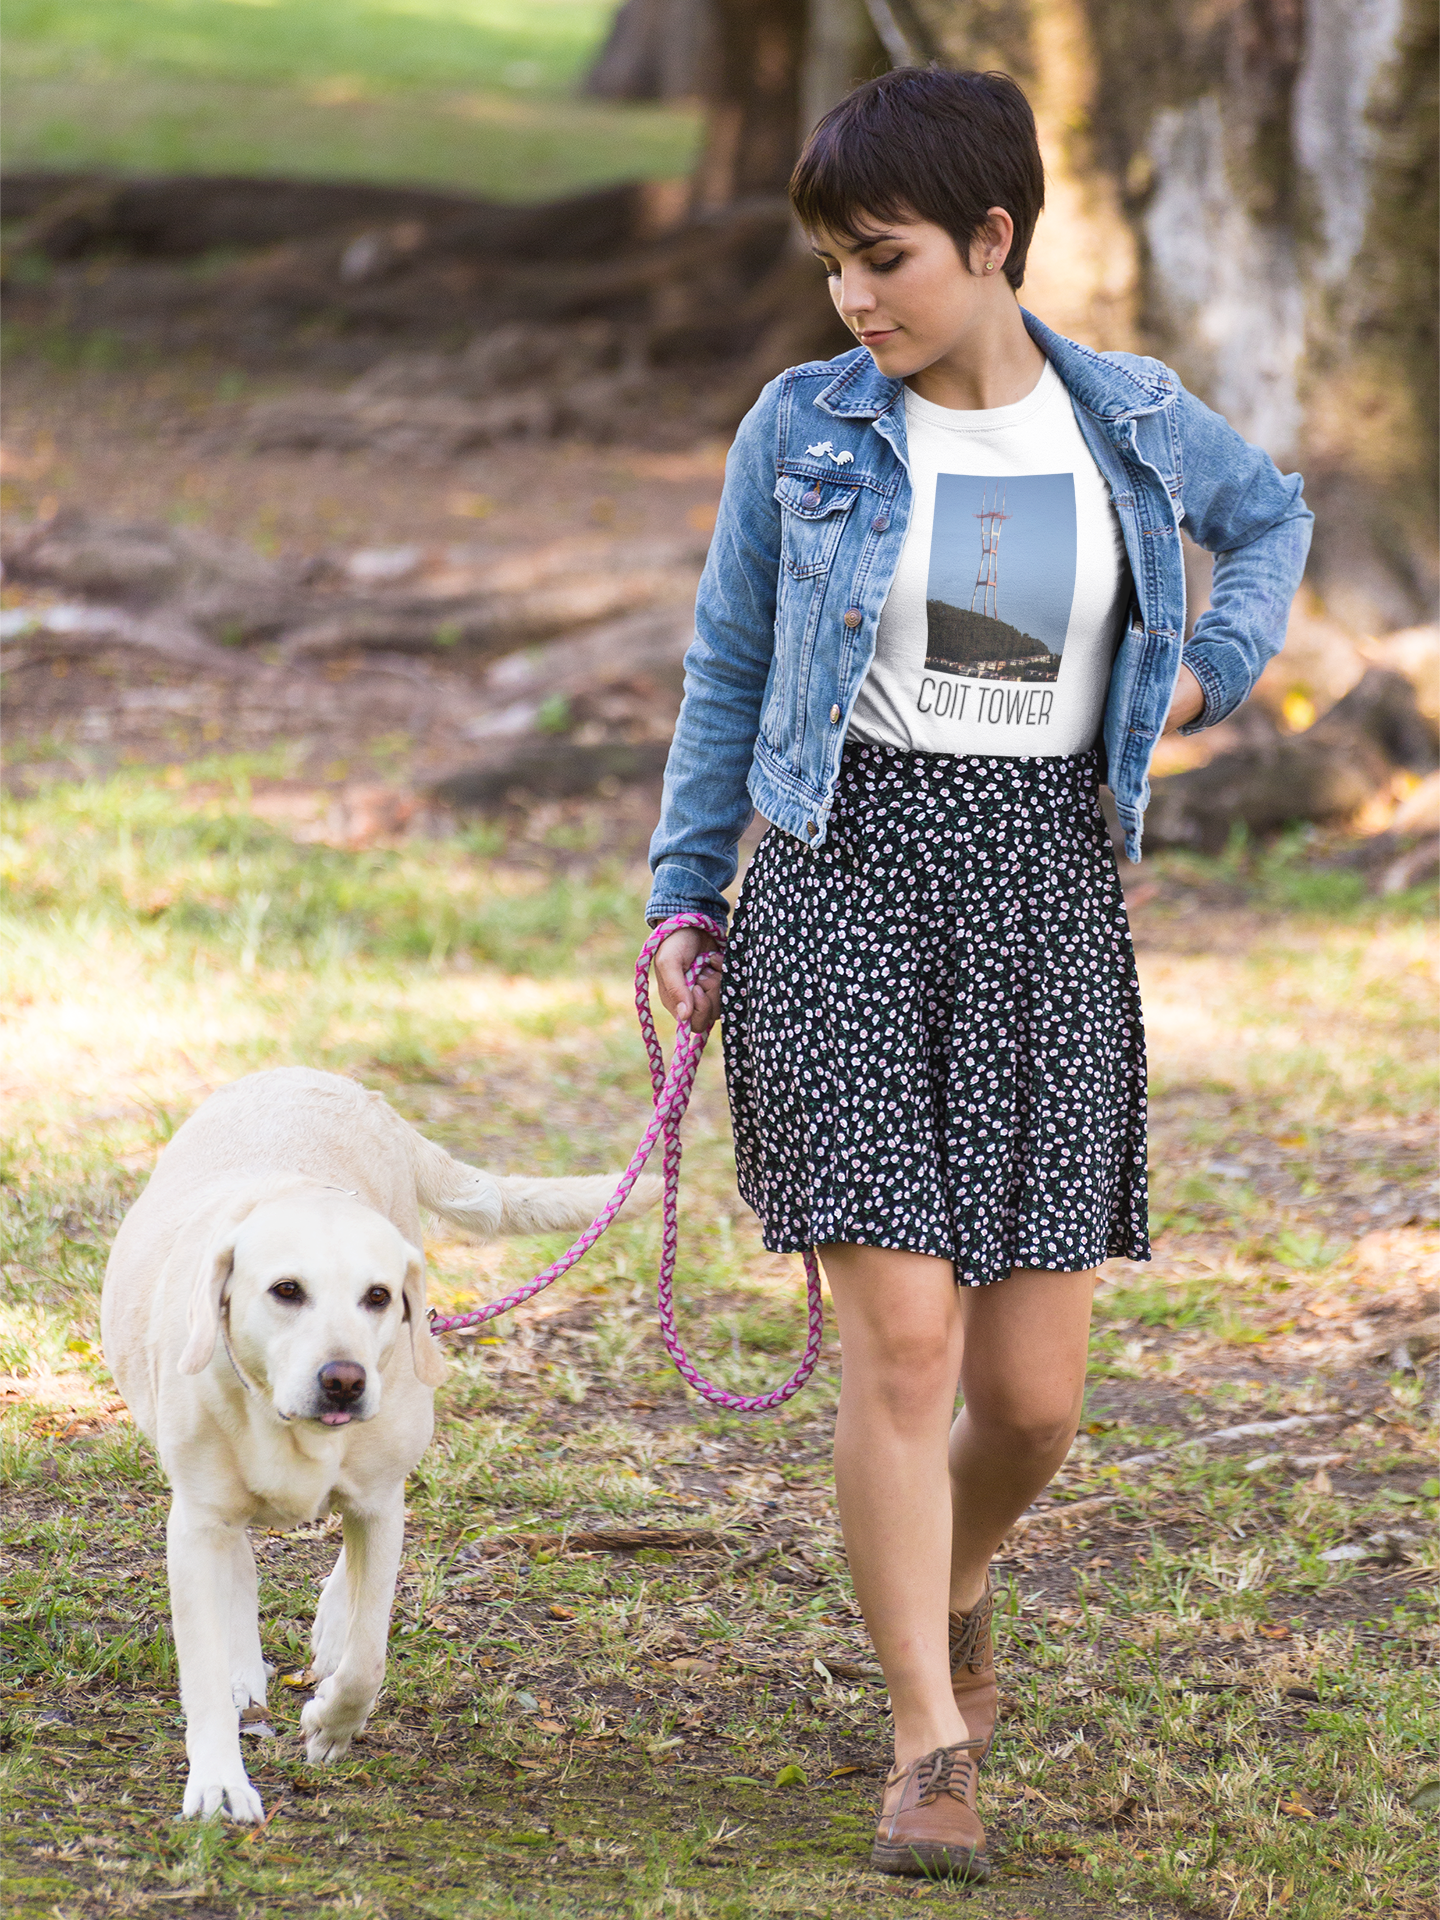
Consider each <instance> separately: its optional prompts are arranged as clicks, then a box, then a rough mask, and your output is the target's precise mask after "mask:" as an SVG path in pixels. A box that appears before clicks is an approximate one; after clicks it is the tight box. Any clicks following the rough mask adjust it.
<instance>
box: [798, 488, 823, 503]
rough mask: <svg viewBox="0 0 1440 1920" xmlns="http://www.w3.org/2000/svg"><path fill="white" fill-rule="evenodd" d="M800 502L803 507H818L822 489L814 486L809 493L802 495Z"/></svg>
mask: <svg viewBox="0 0 1440 1920" xmlns="http://www.w3.org/2000/svg"><path fill="white" fill-rule="evenodd" d="M800 504H801V506H802V507H818V506H819V504H820V489H819V488H818V487H812V488H811V489H810V491H809V493H802V494H801V496H800Z"/></svg>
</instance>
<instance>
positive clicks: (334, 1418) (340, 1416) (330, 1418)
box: [320, 1413, 350, 1427]
mask: <svg viewBox="0 0 1440 1920" xmlns="http://www.w3.org/2000/svg"><path fill="white" fill-rule="evenodd" d="M349 1423H350V1416H349V1414H348V1413H322V1414H321V1416H320V1424H321V1425H322V1426H324V1427H344V1426H348V1425H349Z"/></svg>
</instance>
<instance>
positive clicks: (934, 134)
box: [646, 70, 1311, 1878]
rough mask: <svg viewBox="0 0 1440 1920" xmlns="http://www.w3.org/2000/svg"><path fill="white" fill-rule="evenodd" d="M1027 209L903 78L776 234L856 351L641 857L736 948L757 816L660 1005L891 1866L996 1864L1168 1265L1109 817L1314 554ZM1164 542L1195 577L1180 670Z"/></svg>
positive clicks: (1296, 519) (1260, 631)
mask: <svg viewBox="0 0 1440 1920" xmlns="http://www.w3.org/2000/svg"><path fill="white" fill-rule="evenodd" d="M1043 194H1044V181H1043V174H1042V169H1041V161H1040V154H1039V149H1038V147H1037V144H1036V139H1035V126H1034V120H1033V117H1032V115H1031V112H1030V109H1029V106H1028V104H1027V103H1026V101H1025V98H1024V96H1023V94H1022V93H1021V92H1020V89H1019V88H1018V87H1017V86H1016V85H1015V84H1014V82H1013V81H1011V80H1009V79H1008V78H1006V77H1005V76H1004V75H1002V74H993V73H991V74H980V73H953V72H941V71H916V70H904V71H899V72H895V73H890V74H887V75H885V76H884V77H883V78H882V79H879V80H874V81H871V82H869V83H868V84H866V85H864V86H862V87H860V88H859V89H858V90H857V91H856V92H854V93H853V94H851V95H850V96H849V97H848V98H847V99H846V100H844V101H843V102H842V103H841V104H840V105H839V106H838V107H836V108H835V109H834V110H833V111H832V112H831V113H830V114H829V115H828V116H827V117H826V118H825V119H824V120H822V121H821V123H820V125H819V126H818V127H817V128H816V130H815V132H814V133H813V134H812V136H811V138H810V140H809V143H808V144H807V146H806V149H805V152H804V153H803V155H802V156H801V158H800V161H799V164H798V166H797V167H796V170H795V175H794V178H793V180H792V182H791V196H792V199H793V202H794V205H795V208H796V211H797V214H798V216H799V219H800V221H801V224H802V225H803V227H804V228H805V230H806V232H807V233H808V235H809V236H810V239H811V241H812V244H813V247H814V251H815V254H816V257H817V259H818V260H819V262H820V264H821V266H822V267H823V269H824V271H825V273H826V275H827V276H828V279H829V285H830V291H831V295H832V297H833V299H834V302H835V306H836V310H837V312H838V313H839V315H840V317H841V319H842V320H843V321H844V323H845V325H846V326H847V327H849V328H850V330H851V331H852V332H853V333H854V334H855V336H856V338H857V340H858V341H859V343H860V344H859V346H858V347H857V348H856V349H855V350H853V351H851V352H848V353H845V354H842V355H841V356H840V357H839V358H838V359H836V360H833V361H830V362H827V363H823V364H820V363H817V364H811V365H808V366H801V367H792V368H791V369H790V371H789V372H787V373H785V374H782V375H781V376H780V378H779V379H778V380H775V381H772V382H771V384H770V385H769V386H768V387H767V388H766V389H765V391H764V393H763V394H762V395H761V396H760V399H759V400H758V401H757V403H756V405H755V407H754V408H753V409H752V411H751V412H750V413H749V415H748V416H747V417H746V419H745V420H744V422H743V423H742V424H741V427H740V429H739V432H738V434H737V436H736V439H735V444H734V446H733V448H732V449H731V453H730V457H729V461H728V463H727V467H726V479H725V489H724V494H723V497H722V500H721V505H720V514H719V519H718V522H717V525H716V530H715V537H714V540H713V543H712V545H711V548H710V555H709V560H708V563H707V565H706V568H705V573H704V577H703V579H702V581H701V585H700V592H699V599H698V604H697V609H696V638H695V641H694V644H693V645H692V647H691V648H690V651H689V654H688V655H687V660H686V693H685V702H684V706H683V708H682V710H681V714H680V719H679V722H678V725H677V728H676V734H675V742H674V746H673V747H672V749H671V753H670V760H669V765H668V768H667V771H666V779H665V795H664V805H663V812H662V817H661V820H660V825H659V827H658V829H657V831H656V834H655V838H654V842H653V844H652V848H651V864H652V866H653V868H654V874H655V885H654V891H653V893H652V895H651V898H650V901H649V904H648V906H647V909H646V917H647V918H648V920H649V921H650V924H651V925H652V926H654V925H658V924H659V922H660V921H662V920H664V919H666V918H668V917H669V916H670V915H672V914H676V913H680V912H685V911H696V910H698V911H700V912H703V913H706V914H708V915H710V916H711V917H712V918H713V919H714V920H716V921H717V922H719V923H720V924H721V925H722V926H723V924H724V922H725V918H726V914H727V903H726V900H725V898H724V895H723V891H722V890H723V889H724V888H725V887H726V886H727V885H728V884H729V882H730V881H731V880H732V879H733V877H734V874H735V870H736V859H737V856H736V845H737V842H738V840H739V837H740V834H741V833H742V832H743V830H744V828H745V827H746V825H747V823H748V822H749V819H750V817H751V810H752V807H754V808H757V809H758V810H759V812H760V813H761V814H762V815H763V816H764V818H765V819H766V820H767V821H769V822H770V823H771V826H770V830H769V832H768V833H767V835H766V837H765V839H764V840H763V841H762V843H761V845H760V847H759V850H758V851H757V853H756V855H755V858H754V860H753V861H752V862H751V865H750V868H749V871H748V873H747V875H746V878H745V883H744V886H743V888H742V891H741V895H740V903H739V907H738V910H737V913H736V921H735V926H734V929H733V931H732V933H731V935H730V938H729V943H728V948H727V951H726V954H725V958H724V965H723V970H722V966H721V962H720V958H719V955H718V953H717V952H716V951H715V950H714V947H715V943H714V942H713V941H712V940H711V939H710V938H709V937H708V936H707V935H706V934H704V933H703V932H702V931H697V930H695V929H687V930H683V931H678V932H676V933H674V934H672V935H671V936H670V938H669V939H668V940H667V941H666V942H665V943H664V945H663V947H662V948H661V951H660V954H659V956H658V960H657V972H658V977H659V984H660V992H661V997H662V999H663V1000H664V1002H665V1005H666V1006H667V1007H668V1008H669V1009H670V1011H671V1012H672V1013H673V1014H675V1015H676V1016H677V1018H679V1019H688V1020H689V1021H691V1023H692V1024H693V1025H694V1026H696V1027H699V1028H704V1027H707V1026H708V1025H709V1024H710V1023H711V1022H712V1021H713V1020H715V1019H716V1018H717V1016H718V1015H720V1014H721V1013H723V1016H724V1046H725V1064H726V1075H727V1082H728V1087H729V1093H730V1102H731V1108H732V1113H733V1118H734V1128H735V1142H736V1164H737V1169H738V1175H739V1183H740V1190H741V1192H742V1194H743V1195H744V1197H745V1199H746V1201H747V1202H748V1203H749V1204H750V1205H751V1206H752V1207H753V1208H754V1209H755V1211H756V1213H757V1214H758V1215H759V1218H760V1220H761V1223H762V1226H763V1228H764V1235H765V1244H766V1246H767V1247H768V1248H770V1249H772V1250H774V1251H797V1250H800V1249H803V1248H806V1247H809V1246H811V1245H816V1246H818V1248H819V1251H820V1258H821V1261H822V1263H823V1266H824V1270H825V1274H826V1278H827V1280H828V1282H829V1286H830V1291H831V1295H832V1297H833V1300H834V1305H835V1314H836V1319H837V1322H838V1326H839V1333H840V1340H841V1347H842V1352H843V1359H844V1368H843V1383H842V1391H841V1397H840V1407H839V1414H838V1417H837V1421H836V1429H835V1482H836V1491H837V1496H838V1500H839V1507H840V1518H841V1524H842V1527H843V1530H844V1536H845V1546H846V1552H847V1554H848V1557H849V1562H850V1568H851V1572H852V1575H853V1578H854V1582H855V1589H856V1593H857V1596H858V1598H859V1602H860V1606H861V1609H862V1611H863V1613H864V1616H865V1622H866V1625H867V1627H868V1628H869V1631H870V1635H871V1638H872V1640H873V1641H874V1645H875V1649H876V1653H877V1654H878V1656H879V1660H880V1664H881V1667H882V1668H883V1670H884V1674H885V1679H886V1683H887V1685H888V1687H889V1691H890V1700H891V1704H892V1708H893V1713H894V1731H895V1767H894V1771H893V1772H892V1773H891V1774H890V1776H889V1779H888V1781H887V1783H886V1787H885V1791H884V1795H883V1800H882V1808H881V1815H880V1823H879V1828H878V1830H877V1835H876V1842H875V1850H874V1854H873V1856H872V1858H873V1861H874V1864H875V1865H876V1866H877V1867H879V1868H881V1869H882V1870H883V1871H886V1872H890V1873H921V1874H925V1873H952V1874H960V1875H964V1876H967V1877H971V1878H983V1877H984V1875H985V1873H986V1871H987V1868H986V1862H985V1835H984V1829H983V1827H982V1825H981V1822H980V1819H979V1816H978V1814H977V1811H976V1781H977V1774H978V1770H979V1765H980V1762H981V1760H982V1759H983V1758H984V1755H985V1753H986V1751H987V1749H988V1747H989V1744H990V1741H991V1739H992V1737H993V1732H994V1727H995V1718H996V1683H995V1670H994V1661H993V1655H992V1649H991V1633H990V1617H991V1611H992V1606H993V1601H992V1597H991V1587H990V1580H989V1573H988V1567H989V1563H990V1559H991V1556H992V1555H993V1554H994V1552H995V1550H996V1548H997V1547H998V1545H999V1543H1000V1541H1001V1539H1002V1537H1003V1536H1004V1534H1005V1532H1006V1531H1007V1529H1008V1528H1009V1527H1010V1526H1011V1524H1012V1523H1013V1522H1014V1520H1015V1518H1016V1517H1017V1515H1018V1514H1020V1513H1021V1512H1022V1511H1023V1510H1024V1508H1025V1507H1027V1506H1028V1505H1029V1504H1030V1502H1031V1501H1032V1500H1034V1499H1035V1497H1036V1495H1037V1494H1039V1493H1040V1492H1041V1491H1042V1489H1043V1488H1044V1487H1045V1486H1046V1485H1047V1484H1048V1483H1049V1481H1050V1479H1051V1478H1052V1476H1053V1475H1054V1473H1055V1472H1056V1470H1057V1468H1058V1467H1059V1466H1060V1464H1061V1462H1062V1461H1063V1460H1064V1458H1065V1455H1066V1453H1067V1451H1068V1449H1069V1447H1070V1444H1071V1441H1072V1440H1073V1438H1074V1436H1075V1431H1076V1426H1077V1423H1078V1420H1079V1414H1080V1407H1081V1402H1082V1398H1083V1393H1084V1382H1085V1362H1086V1348H1087V1342H1088V1337H1089V1325H1090V1306H1091V1295H1092V1291H1093V1288H1094V1283H1095V1269H1096V1267H1097V1266H1098V1264H1099V1263H1100V1262H1101V1261H1102V1260H1104V1259H1105V1258H1107V1256H1112V1255H1123V1256H1125V1257H1127V1258H1129V1259H1137V1260H1141V1259H1146V1258H1148V1255H1149V1244H1148V1239H1147V1225H1146V1204H1145V1112H1144V1097H1145V1094H1144V1036H1143V1032H1142V1028H1141V1017H1140V1004H1139V997H1138V991H1137V986H1136V978H1135V963H1134V956H1133V953H1132V951H1131V946H1130V936H1129V929H1128V924H1127V922H1126V918H1125V910H1124V903H1123V900H1122V898H1121V893H1120V887H1119V880H1118V876H1117V873H1116V867H1115V860H1114V857H1113V854H1112V852H1111V849H1110V844H1109V839H1108V836H1107V833H1106V830H1105V826H1104V824H1103V820H1102V816H1101V812H1100V808H1099V804H1098V799H1097V786H1098V782H1099V780H1100V778H1102V777H1103V778H1104V779H1105V780H1106V781H1107V782H1108V784H1109V786H1110V788H1111V790H1112V793H1113V795H1114V799H1115V807H1116V811H1117V813H1118V816H1119V820H1120V823H1121V827H1122V829H1123V832H1124V835H1125V841H1126V847H1127V851H1128V853H1129V856H1130V858H1131V859H1138V857H1139V852H1140V832H1141V815H1142V813H1143V810H1144V806H1145V802H1146V799H1147V796H1148V787H1147V782H1146V777H1145V773H1146V767H1147V764H1148V762H1149V759H1150V755H1151V753H1152V751H1153V749H1154V746H1155V743H1156V741H1157V740H1158V738H1159V737H1160V735H1161V733H1162V732H1165V731H1167V730H1170V729H1174V728H1179V729H1180V730H1182V731H1184V732H1194V731H1196V730H1198V729H1199V728H1201V727H1208V726H1213V725H1214V724H1215V723H1216V722H1217V721H1219V720H1223V719H1224V718H1225V717H1226V715H1227V714H1229V713H1231V712H1233V710H1234V709H1235V708H1236V707H1237V706H1238V705H1239V704H1240V702H1241V701H1242V700H1244V699H1245V697H1246V696H1247V695H1248V693H1249V692H1250V689H1251V687H1252V686H1253V684H1254V682H1255V679H1256V677H1257V675H1258V674H1259V672H1260V669H1261V668H1262V667H1263V665H1264V663H1265V661H1266V659H1267V658H1268V657H1269V656H1270V655H1271V654H1273V653H1274V652H1275V651H1276V650H1277V649H1278V648H1279V646H1280V643H1281V640H1282V637H1283V634H1284V630H1285V622H1286V614H1287V610H1288V607H1289V604H1290V600H1291V596H1292V595H1293V593H1294V591H1295V588H1296V586H1297V584H1298V582H1299V579H1300V575H1301V571H1302V568H1303V565H1304V559H1305V553H1306V549H1307V546H1308V544H1309V535H1310V520H1311V516H1310V514H1309V513H1308V511H1307V510H1306V508H1305V506H1304V503H1303V501H1302V499H1301V487H1300V481H1299V478H1298V477H1297V476H1294V475H1291V476H1289V477H1282V476H1281V475H1280V474H1279V473H1278V472H1277V471H1276V469H1275V467H1274V466H1273V464H1272V463H1271V461H1270V460H1269V458H1268V457H1267V456H1266V455H1265V454H1264V453H1262V452H1260V451H1259V450H1258V449H1256V448H1254V447H1251V446H1248V445H1247V444H1246V443H1245V442H1244V441H1243V440H1242V439H1241V438H1240V436H1239V435H1238V434H1237V433H1235V432H1234V431H1233V429H1231V428H1230V427H1229V426H1227V425H1226V423H1225V422H1224V421H1223V420H1221V419H1220V418H1219V417H1218V416H1217V415H1216V414H1214V413H1212V412H1210V411H1209V409H1207V408H1206V407H1204V406H1202V405H1201V404H1200V403H1199V402H1198V401H1197V400H1195V399H1194V398H1192V396H1191V395H1189V394H1188V393H1186V392H1185V390H1184V389H1183V387H1182V386H1181V385H1180V382H1179V381H1178V380H1177V378H1176V377H1175V375H1174V374H1173V373H1172V372H1170V370H1169V369H1168V368H1166V367H1164V366H1163V365H1161V364H1160V363H1159V362H1158V361H1155V360H1146V359H1141V358H1139V357H1137V356H1135V355H1131V354H1123V353H1115V354H1099V353H1095V352H1092V351H1091V350H1090V349H1088V348H1086V347H1082V346H1078V345H1076V344H1075V343H1074V342H1072V341H1069V340H1065V339H1063V338H1061V337H1060V336H1059V335H1058V334H1055V333H1053V332H1051V330H1050V329H1049V328H1048V327H1046V326H1044V325H1043V324H1042V323H1041V322H1040V321H1039V320H1037V319H1035V318H1034V316H1033V315H1031V314H1029V313H1026V312H1025V311H1024V310H1023V309H1022V308H1021V307H1020V305H1019V303H1018V301H1017V300H1016V297H1015V293H1016V289H1018V287H1019V286H1020V284H1021V281H1022V279H1023V277H1024V270H1025V255H1026V250H1027V248H1028V245H1029V241H1030V236H1031V233H1032V231H1033V228H1034V225H1035V221H1036V218H1037V216H1038V214H1039V212H1040V208H1041V205H1042V201H1043ZM1182 523H1183V524H1184V525H1185V527H1186V528H1187V529H1188V531H1189V532H1190V534H1191V536H1192V537H1193V538H1194V539H1195V540H1196V541H1198V542H1199V543H1200V544H1201V545H1203V546H1205V547H1208V548H1209V549H1210V550H1211V551H1212V552H1213V553H1214V554H1215V555H1216V556H1217V559H1216V567H1215V584H1214V592H1213V596H1212V600H1211V605H1210V608H1209V610H1208V611H1207V612H1206V613H1205V614H1203V615H1202V616H1201V618H1200V620H1199V621H1198V622H1197V624H1196V627H1195V632H1194V636H1193V638H1192V639H1191V640H1190V641H1188V642H1187V643H1185V645H1184V647H1183V657H1182V645H1181V636H1182V634H1183V632H1184V627H1185V603H1184V573H1183V568H1182V563H1181V542H1180V531H1179V529H1180V526H1181V524H1182ZM702 956H705V963H704V966H703V968H702V970H701V972H700V974H699V976H698V978H697V981H696V984H695V985H694V987H693V988H691V987H688V986H687V985H686V980H685V973H686V969H687V967H689V966H690V965H691V964H692V963H693V962H694V961H695V960H697V959H699V958H701V957H702ZM957 1383H958V1386H959V1389H960V1392H961V1394H962V1396H963V1406H962V1411H961V1412H960V1415H959V1417H958V1418H955V1419H953V1424H952V1417H953V1414H954V1407H955V1395H956V1387H957Z"/></svg>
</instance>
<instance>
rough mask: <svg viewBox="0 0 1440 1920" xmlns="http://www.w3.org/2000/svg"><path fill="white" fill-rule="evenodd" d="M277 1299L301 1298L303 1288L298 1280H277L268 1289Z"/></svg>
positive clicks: (303, 1291) (303, 1295) (302, 1296)
mask: <svg viewBox="0 0 1440 1920" xmlns="http://www.w3.org/2000/svg"><path fill="white" fill-rule="evenodd" d="M270 1291H271V1293H272V1294H273V1295H274V1296H275V1298H276V1299H277V1300H303V1299H304V1298H305V1289H304V1288H303V1287H302V1286H301V1284H300V1282H299V1281H298V1280H277V1281H276V1282H275V1284H274V1286H273V1287H271V1289H270Z"/></svg>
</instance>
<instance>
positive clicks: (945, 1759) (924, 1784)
mask: <svg viewBox="0 0 1440 1920" xmlns="http://www.w3.org/2000/svg"><path fill="white" fill-rule="evenodd" d="M975 1745H976V1742H975V1741H973V1740H964V1741H961V1742H959V1743H958V1744H957V1745H955V1746H953V1747H937V1748H936V1749H935V1751H934V1753H927V1754H926V1756H925V1758H924V1759H923V1760H922V1761H921V1762H920V1766H919V1770H918V1771H919V1785H920V1797H919V1804H920V1805H921V1806H922V1807H927V1806H929V1804H930V1802H931V1801H932V1800H937V1799H938V1798H939V1797H940V1795H941V1794H942V1793H948V1794H951V1795H952V1796H953V1797H954V1798H955V1799H956V1800H964V1799H965V1798H966V1796H967V1795H968V1794H969V1792H970V1791H971V1789H972V1787H973V1786H974V1784H975V1754H974V1748H975ZM957 1776H958V1778H957Z"/></svg>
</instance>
